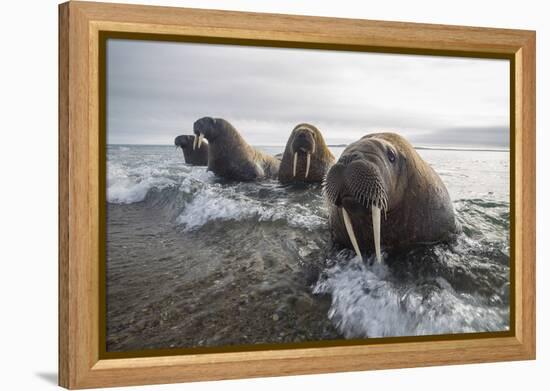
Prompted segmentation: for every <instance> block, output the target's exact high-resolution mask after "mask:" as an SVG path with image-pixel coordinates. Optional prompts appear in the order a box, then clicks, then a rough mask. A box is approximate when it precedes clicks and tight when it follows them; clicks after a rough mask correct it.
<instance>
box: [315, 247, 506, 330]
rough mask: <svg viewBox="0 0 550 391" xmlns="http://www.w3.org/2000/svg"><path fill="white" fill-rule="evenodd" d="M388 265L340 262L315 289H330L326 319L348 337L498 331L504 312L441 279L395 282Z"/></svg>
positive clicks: (503, 325)
mask: <svg viewBox="0 0 550 391" xmlns="http://www.w3.org/2000/svg"><path fill="white" fill-rule="evenodd" d="M389 273H390V272H389V271H388V269H387V267H386V266H384V265H383V264H382V265H379V264H378V265H377V264H375V265H374V266H372V267H366V266H365V265H364V263H363V262H362V261H361V260H359V258H358V257H356V258H354V259H352V260H350V261H349V262H348V263H347V264H338V265H336V266H334V267H332V268H331V269H329V270H328V271H327V276H326V278H324V279H321V280H320V281H319V282H318V283H317V284H316V286H315V287H314V293H325V294H326V293H329V294H330V295H331V296H332V304H331V308H330V310H329V314H328V315H329V318H331V320H332V321H333V322H334V324H335V325H336V327H337V328H338V329H339V331H340V332H341V333H342V334H343V335H344V336H345V337H346V338H365V337H389V336H409V335H434V334H447V333H469V332H483V331H502V330H506V329H507V325H506V324H505V321H504V320H505V319H506V311H505V310H504V309H500V308H498V307H494V306H487V305H485V304H483V303H482V302H481V300H480V299H478V298H477V297H475V296H473V295H469V294H459V293H457V292H455V291H454V289H453V288H452V287H451V285H450V284H449V283H448V282H447V281H446V280H445V279H443V278H441V277H438V278H436V279H435V280H434V281H433V283H431V284H429V285H426V284H422V285H409V286H403V284H397V285H396V284H395V283H393V282H392V281H391V278H389V277H390V275H389Z"/></svg>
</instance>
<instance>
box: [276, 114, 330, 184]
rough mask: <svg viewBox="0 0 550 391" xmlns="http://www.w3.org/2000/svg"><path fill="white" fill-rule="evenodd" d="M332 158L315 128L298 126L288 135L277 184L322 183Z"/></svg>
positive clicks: (321, 136) (305, 125) (307, 125)
mask: <svg viewBox="0 0 550 391" xmlns="http://www.w3.org/2000/svg"><path fill="white" fill-rule="evenodd" d="M333 164H334V156H333V155H332V153H331V152H330V151H329V149H328V147H327V144H326V143H325V139H324V138H323V135H322V134H321V132H320V131H319V129H317V128H316V127H315V126H313V125H310V124H306V123H303V124H298V125H296V126H295V127H294V129H293V130H292V133H290V137H289V138H288V141H287V143H286V147H285V151H284V153H283V158H282V161H281V167H280V168H279V182H281V183H283V184H287V183H291V182H322V181H323V179H324V177H325V174H326V172H327V170H328V168H329V167H330V166H332V165H333Z"/></svg>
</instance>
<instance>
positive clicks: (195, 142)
mask: <svg viewBox="0 0 550 391" xmlns="http://www.w3.org/2000/svg"><path fill="white" fill-rule="evenodd" d="M197 141H199V138H198V137H197V135H195V136H194V138H193V151H194V150H195V148H197Z"/></svg>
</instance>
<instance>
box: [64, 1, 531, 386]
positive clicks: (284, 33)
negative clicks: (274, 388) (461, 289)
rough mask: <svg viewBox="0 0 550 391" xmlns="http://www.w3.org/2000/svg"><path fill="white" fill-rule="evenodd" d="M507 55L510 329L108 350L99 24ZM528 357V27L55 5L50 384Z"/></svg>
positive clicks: (102, 27)
mask: <svg viewBox="0 0 550 391" xmlns="http://www.w3.org/2000/svg"><path fill="white" fill-rule="evenodd" d="M105 32H109V33H110V34H127V33H132V34H142V35H143V36H147V37H149V38H148V39H159V40H182V39H183V40H188V41H193V42H207V43H208V42H217V43H220V42H229V43H239V44H249V45H260V46H272V47H302V48H318V49H327V50H334V49H337V50H341V49H345V50H355V51H371V52H385V53H404V54H426V55H451V56H460V57H485V58H504V59H509V60H510V64H511V68H510V69H511V73H510V82H511V97H510V98H511V102H510V103H511V106H510V107H511V113H510V124H511V132H510V134H511V147H512V148H513V150H514V152H515V153H514V154H513V155H512V156H514V160H513V161H511V164H510V168H511V190H512V191H511V195H512V200H513V203H511V224H512V235H511V238H510V240H511V251H512V254H511V262H512V269H511V270H512V272H511V275H510V277H511V280H512V281H511V283H512V284H511V286H512V288H513V292H512V293H511V303H512V304H511V305H512V306H513V311H512V314H513V315H512V319H511V320H512V322H511V330H510V332H509V333H506V334H504V335H497V336H494V335H489V334H487V335H485V334H478V335H475V336H473V337H472V336H470V337H465V336H463V335H454V336H441V337H430V338H423V337H415V338H411V339H399V338H389V339H387V340H386V339H385V338H384V341H382V342H380V341H378V342H373V343H363V344H355V343H347V344H346V343H342V344H332V345H327V346H324V347H321V346H291V347H285V346H284V345H283V346H281V347H280V348H277V349H251V350H248V351H227V352H209V351H205V352H197V353H193V352H188V353H187V354H180V355H155V356H149V357H133V358H124V357H122V358H116V357H114V358H113V357H111V358H105V356H104V355H102V351H101V350H102V349H101V348H100V341H101V327H102V325H103V323H102V322H103V320H102V319H101V311H100V300H101V299H102V298H103V299H104V296H103V293H102V288H101V286H100V281H101V278H100V276H101V273H104V270H103V267H102V266H101V263H100V262H99V260H100V258H101V256H102V252H103V250H104V249H103V244H102V235H103V234H104V228H103V227H102V224H101V221H102V220H101V219H102V214H101V209H102V208H100V204H101V202H102V200H103V198H102V197H104V195H103V196H102V195H101V192H100V189H104V188H105V187H104V181H105V178H104V177H105V175H104V169H105V159H104V158H102V156H103V155H102V154H101V148H102V147H101V145H102V143H104V142H105V140H104V134H102V132H101V131H100V130H101V126H102V123H103V121H104V120H105V118H104V116H105V110H102V109H101V104H102V103H101V100H100V96H101V94H102V93H104V85H102V83H100V81H99V80H100V73H101V72H102V70H101V67H100V66H99V64H100V61H101V56H102V55H104V54H102V50H103V49H104V48H102V43H101V42H102V40H101V37H102V34H104V33H105ZM534 358H535V32H533V31H524V30H508V29H494V28H478V27H459V26H444V25H432V24H416V23H395V22H382V21H370V20H352V19H336V18H326V17H305V16H291V15H274V14H259V13H245V12H228V11H212V10H198V9H183V8H169V7H151V6H138V5H121V4H105V3H88V2H78V1H76V2H73V1H71V2H68V3H64V4H61V5H60V6H59V384H60V385H61V386H63V387H67V388H71V389H73V388H89V387H104V386H124V385H140V384H157V383H173V382H184V381H198V380H215V379H234V378H244V377H261V376H278V375H297V374H314V373H325V372H340V371H357V370H371V369H386V368H402V367H417V366H431V365H447V364H464V363H479V362H491V361H507V360H527V359H534Z"/></svg>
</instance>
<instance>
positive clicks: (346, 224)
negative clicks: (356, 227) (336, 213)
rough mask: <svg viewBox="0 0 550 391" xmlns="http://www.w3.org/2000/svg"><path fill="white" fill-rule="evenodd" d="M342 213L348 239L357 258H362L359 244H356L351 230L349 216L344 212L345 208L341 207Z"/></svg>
mask: <svg viewBox="0 0 550 391" xmlns="http://www.w3.org/2000/svg"><path fill="white" fill-rule="evenodd" d="M342 215H343V216H344V225H345V226H346V231H348V236H349V240H350V241H351V244H352V246H353V249H354V250H355V253H356V254H357V256H358V257H359V258H362V257H361V251H360V250H359V245H358V244H357V238H356V237H355V233H354V232H353V226H352V225H351V220H350V218H349V215H348V212H346V209H344V208H342Z"/></svg>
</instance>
